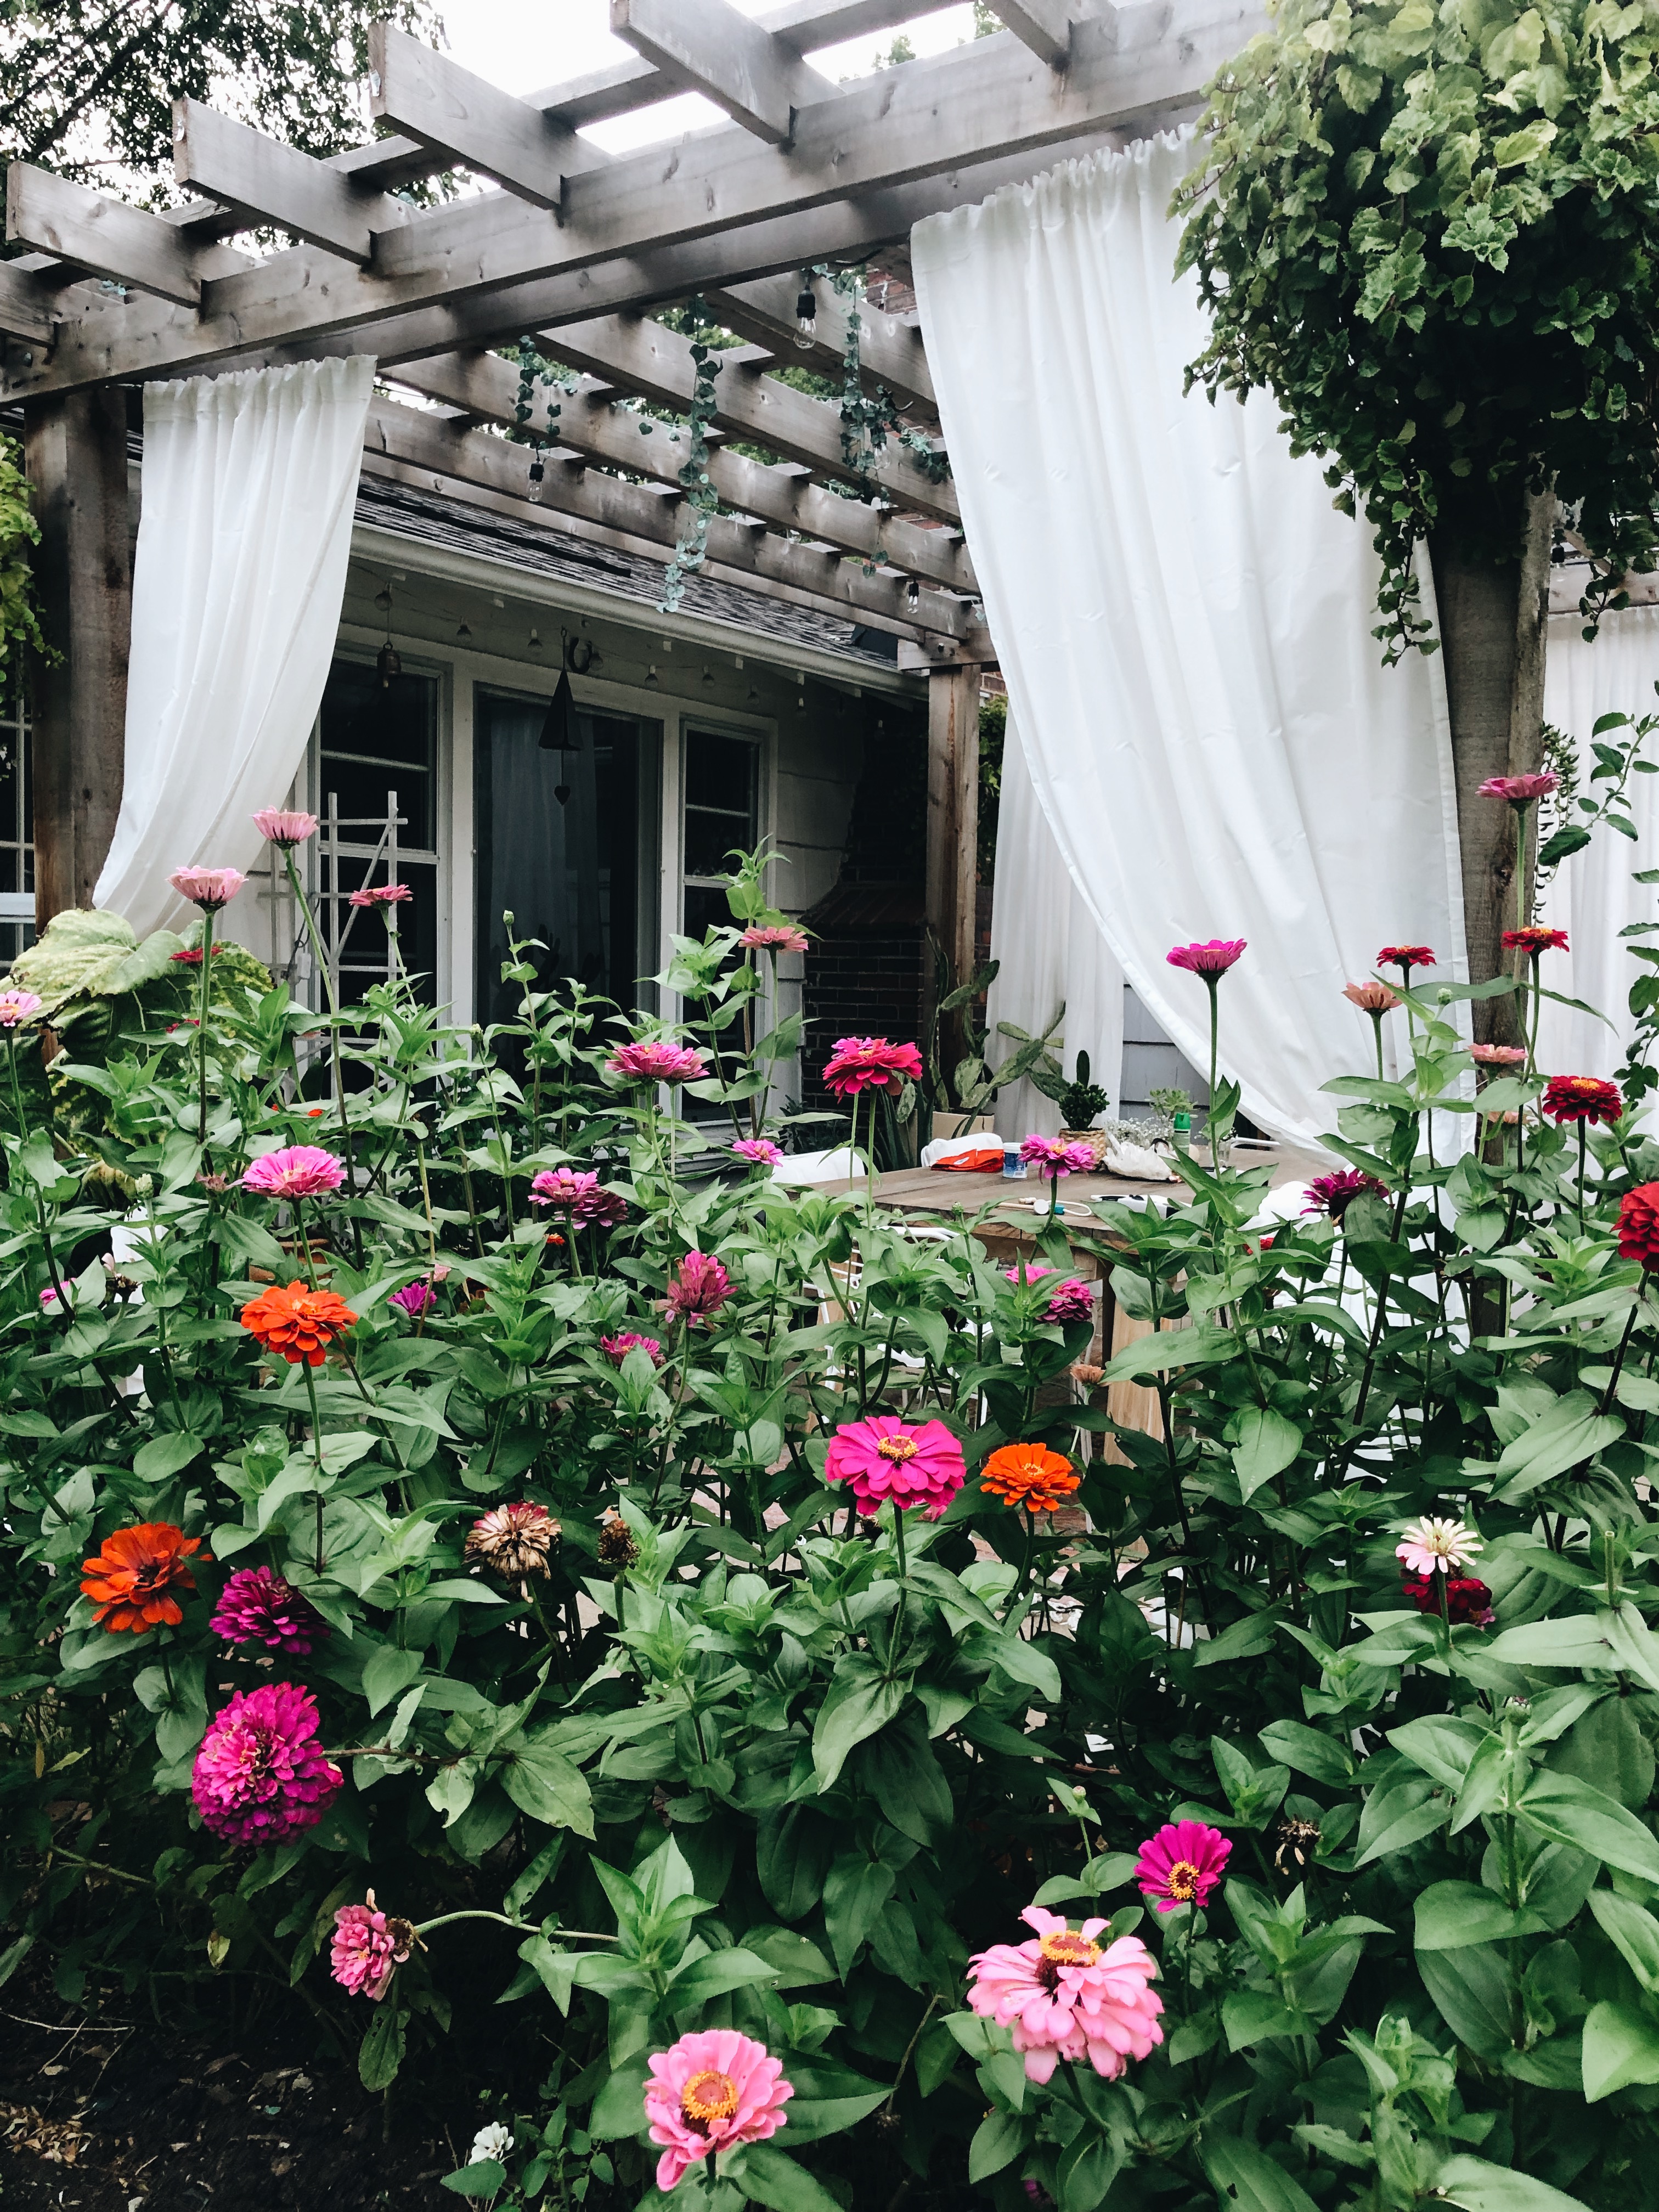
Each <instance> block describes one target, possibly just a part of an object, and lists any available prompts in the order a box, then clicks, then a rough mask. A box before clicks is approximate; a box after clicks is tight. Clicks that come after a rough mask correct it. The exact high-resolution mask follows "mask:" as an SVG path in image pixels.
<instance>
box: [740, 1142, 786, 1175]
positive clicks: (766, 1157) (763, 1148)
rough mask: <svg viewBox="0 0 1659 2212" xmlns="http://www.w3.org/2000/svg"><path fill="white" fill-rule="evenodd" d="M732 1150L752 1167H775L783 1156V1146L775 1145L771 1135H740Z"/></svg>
mask: <svg viewBox="0 0 1659 2212" xmlns="http://www.w3.org/2000/svg"><path fill="white" fill-rule="evenodd" d="M732 1151H733V1152H734V1153H736V1155H737V1157H738V1159H740V1160H747V1161H748V1162H749V1163H750V1166H751V1167H757V1168H775V1167H776V1165H777V1164H778V1162H779V1161H780V1160H781V1158H783V1147H782V1146H781V1145H775V1144H774V1143H773V1142H772V1139H770V1138H769V1137H739V1138H738V1141H737V1142H736V1144H735V1145H733V1146H732Z"/></svg>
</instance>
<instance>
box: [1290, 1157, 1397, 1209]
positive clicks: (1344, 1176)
mask: <svg viewBox="0 0 1659 2212" xmlns="http://www.w3.org/2000/svg"><path fill="white" fill-rule="evenodd" d="M1367 1193H1369V1194H1370V1196H1371V1197H1373V1198H1386V1197H1387V1196H1388V1194H1389V1186H1388V1185H1387V1183H1385V1182H1378V1181H1377V1179H1376V1176H1374V1175H1367V1174H1366V1173H1365V1171H1364V1169H1363V1168H1339V1169H1338V1170H1337V1171H1336V1172H1335V1174H1334V1175H1322V1176H1315V1177H1314V1179H1313V1181H1312V1182H1310V1184H1309V1185H1308V1196H1307V1202H1306V1204H1305V1205H1304V1206H1303V1208H1302V1211H1303V1212H1304V1213H1324V1214H1328V1215H1329V1217H1330V1218H1331V1219H1332V1220H1333V1221H1340V1220H1341V1218H1342V1217H1343V1215H1344V1214H1345V1213H1346V1212H1347V1210H1348V1208H1349V1207H1350V1206H1352V1204H1353V1202H1354V1200H1355V1199H1357V1198H1359V1197H1362V1196H1364V1194H1367Z"/></svg>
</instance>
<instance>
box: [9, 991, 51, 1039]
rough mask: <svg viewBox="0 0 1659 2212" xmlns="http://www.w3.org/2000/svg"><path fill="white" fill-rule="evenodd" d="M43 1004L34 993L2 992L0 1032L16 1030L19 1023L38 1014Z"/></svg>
mask: <svg viewBox="0 0 1659 2212" xmlns="http://www.w3.org/2000/svg"><path fill="white" fill-rule="evenodd" d="M43 1003H44V1001H43V1000H41V999H40V998H39V997H38V996H37V995H36V994H35V993H34V992H33V991H0V1030H15V1028H16V1026H17V1024H18V1023H19V1022H26V1021H27V1019H28V1018H29V1016H30V1015H31V1014H38V1013H39V1012H40V1008H41V1006H42V1005H43Z"/></svg>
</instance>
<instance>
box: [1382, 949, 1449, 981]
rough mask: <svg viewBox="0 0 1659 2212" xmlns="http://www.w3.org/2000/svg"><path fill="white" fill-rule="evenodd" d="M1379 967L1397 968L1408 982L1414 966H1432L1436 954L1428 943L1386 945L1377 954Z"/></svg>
mask: <svg viewBox="0 0 1659 2212" xmlns="http://www.w3.org/2000/svg"><path fill="white" fill-rule="evenodd" d="M1376 964H1377V966H1378V967H1379V968H1397V969H1399V970H1400V972H1401V975H1403V976H1404V977H1405V979H1406V981H1407V982H1408V983H1409V982H1410V981H1411V979H1412V969H1413V968H1432V967H1433V966H1434V964H1435V960H1434V954H1433V952H1432V951H1431V949H1430V947H1429V946H1428V945H1384V946H1383V950H1382V951H1380V952H1379V953H1378V954H1377V956H1376Z"/></svg>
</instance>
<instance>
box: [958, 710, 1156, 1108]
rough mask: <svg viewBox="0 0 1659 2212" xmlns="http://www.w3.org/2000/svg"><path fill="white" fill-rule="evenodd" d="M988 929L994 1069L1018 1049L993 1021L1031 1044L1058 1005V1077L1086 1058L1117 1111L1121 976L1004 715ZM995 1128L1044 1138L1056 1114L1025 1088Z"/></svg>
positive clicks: (1016, 1090) (1002, 1102)
mask: <svg viewBox="0 0 1659 2212" xmlns="http://www.w3.org/2000/svg"><path fill="white" fill-rule="evenodd" d="M991 928H992V936H993V943H992V946H991V957H993V959H994V960H997V961H999V962H1000V963H1001V964H1000V967H999V968H998V970H997V975H996V979H995V981H994V982H993V983H992V985H991V989H990V994H989V997H988V999H987V1005H986V1015H985V1018H986V1026H987V1029H988V1030H989V1032H990V1036H989V1045H988V1049H989V1054H990V1059H991V1063H992V1065H993V1066H996V1065H997V1064H999V1063H1000V1061H1002V1060H1006V1058H1007V1057H1008V1055H1009V1054H1010V1053H1013V1052H1018V1049H1019V1047H1018V1043H1016V1042H1011V1041H1010V1040H1009V1039H1007V1038H1005V1037H999V1036H998V1035H997V1024H998V1023H999V1022H1012V1023H1013V1024H1015V1026H1016V1027H1017V1028H1019V1029H1022V1030H1025V1031H1026V1033H1027V1034H1028V1036H1040V1035H1041V1034H1042V1031H1043V1030H1045V1029H1046V1028H1047V1027H1048V1022H1049V1020H1050V1018H1051V1017H1052V1016H1053V1014H1054V1009H1055V1008H1056V1007H1057V1006H1061V1005H1063V1006H1065V1008H1066V1026H1065V1029H1064V1030H1063V1031H1062V1032H1061V1035H1062V1037H1063V1040H1064V1047H1065V1049H1064V1055H1063V1057H1064V1061H1065V1067H1066V1074H1067V1075H1068V1076H1070V1075H1071V1074H1072V1073H1073V1071H1074V1069H1075V1066H1076V1062H1077V1055H1078V1053H1079V1050H1082V1051H1084V1052H1086V1053H1087V1054H1088V1055H1089V1062H1090V1072H1091V1078H1092V1079H1093V1080H1094V1081H1095V1082H1097V1083H1098V1084H1101V1085H1103V1086H1104V1087H1105V1089H1106V1090H1107V1091H1109V1092H1110V1093H1111V1099H1112V1109H1113V1110H1114V1111H1115V1110H1116V1109H1117V1106H1118V1083H1119V1073H1118V1071H1119V1069H1120V1067H1121V1065H1122V1060H1123V970H1122V969H1121V968H1120V967H1119V965H1118V963H1117V961H1116V958H1115V956H1114V954H1113V952H1112V950H1111V947H1110V946H1109V945H1108V944H1107V942H1106V939H1105V938H1104V937H1103V935H1102V934H1101V932H1100V930H1099V929H1098V928H1097V926H1096V923H1095V919H1094V916H1093V915H1091V913H1090V911H1089V909H1088V908H1087V907H1086V906H1085V903H1084V901H1083V897H1082V895H1081V893H1080V892H1079V890H1078V888H1077V886H1076V884H1074V883H1073V881H1072V878H1071V876H1070V875H1069V874H1068V872H1066V864H1065V862H1064V861H1063V860H1061V859H1060V854H1059V853H1058V852H1057V851H1056V850H1055V847H1054V832H1053V830H1052V829H1049V827H1048V817H1047V816H1046V815H1045V814H1044V813H1043V811H1042V805H1041V803H1040V801H1039V800H1038V798H1037V795H1036V785H1035V784H1034V783H1033V782H1032V781H1031V775H1030V769H1028V768H1027V767H1026V764H1025V754H1024V748H1023V746H1022V745H1021V744H1020V738H1019V730H1018V725H1017V724H1016V722H1015V720H1014V717H1013V716H1012V714H1010V715H1009V717H1008V727H1007V734H1006V737H1005V738H1004V740H1003V747H1002V795H1001V799H1000V805H999V807H998V810H997V872H996V897H995V899H994V901H993V902H992V908H991ZM997 1127H998V1128H999V1129H1000V1131H1001V1133H1002V1134H1003V1135H1004V1136H1005V1137H1024V1136H1028V1135H1030V1133H1031V1132H1032V1131H1033V1130H1036V1131H1038V1132H1040V1133H1042V1135H1043V1136H1046V1137H1052V1136H1054V1134H1055V1133H1057V1131H1058V1130H1059V1127H1060V1108H1059V1107H1058V1106H1057V1105H1056V1104H1055V1103H1054V1100H1053V1099H1052V1098H1049V1097H1045V1096H1044V1094H1043V1093H1042V1091H1039V1090H1038V1089H1037V1087H1036V1085H1035V1084H1034V1083H1032V1082H1030V1080H1029V1079H1028V1080H1026V1081H1024V1082H1021V1083H1016V1084H1012V1085H1010V1086H1009V1088H1008V1089H1007V1090H1006V1091H999V1092H998V1093H997Z"/></svg>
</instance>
